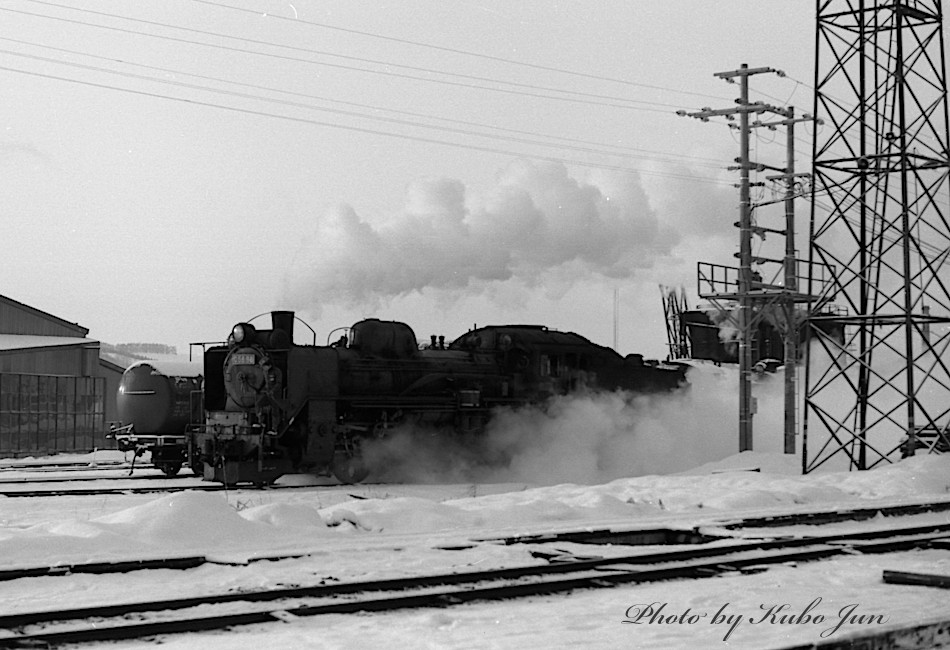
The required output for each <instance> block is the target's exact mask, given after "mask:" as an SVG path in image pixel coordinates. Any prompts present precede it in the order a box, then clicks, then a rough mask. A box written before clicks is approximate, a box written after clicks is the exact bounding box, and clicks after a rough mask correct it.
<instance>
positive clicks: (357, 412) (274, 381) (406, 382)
mask: <svg viewBox="0 0 950 650" xmlns="http://www.w3.org/2000/svg"><path fill="white" fill-rule="evenodd" d="M271 320H272V323H271V328H270V329H258V328H256V327H255V326H254V325H252V324H250V323H238V324H237V325H235V326H234V327H233V328H232V330H231V333H230V335H229V337H228V342H227V344H225V345H220V346H214V347H211V348H208V349H207V350H206V351H205V355H204V411H205V420H204V423H203V424H202V425H201V426H199V427H195V428H194V431H193V433H192V434H191V439H190V443H191V453H192V455H193V456H192V463H193V464H194V466H196V467H201V468H203V473H204V476H205V478H208V479H212V480H216V481H220V482H223V483H226V484H232V483H238V482H252V483H257V484H266V483H269V482H272V481H274V480H276V479H277V478H278V477H279V476H281V475H282V474H286V473H295V472H312V473H328V472H329V473H332V474H334V475H335V476H336V477H337V478H338V479H339V480H341V481H343V482H346V483H353V482H358V481H360V480H362V479H363V478H365V476H366V475H367V472H368V469H367V467H366V466H365V464H364V463H363V460H362V454H361V447H362V445H363V444H364V443H365V442H367V441H368V440H372V439H374V438H378V437H381V436H385V435H386V434H387V432H388V431H389V430H390V429H392V428H393V427H395V426H398V425H400V424H403V423H413V424H416V425H420V426H428V427H432V429H433V430H436V431H439V432H443V433H444V435H477V434H478V432H479V431H481V430H482V429H483V427H484V425H485V423H486V422H487V420H488V418H489V417H490V415H491V413H492V411H493V410H494V409H496V408H499V407H503V406H511V405H519V404H527V403H536V402H541V401H543V400H544V399H546V398H548V397H550V396H552V395H556V394H564V393H568V392H571V391H573V390H578V389H580V388H582V387H586V388H588V389H599V390H608V391H609V390H617V389H623V390H629V391H633V392H641V393H642V392H652V391H658V390H672V389H674V388H676V387H677V386H679V385H681V384H682V383H684V381H685V368H684V367H682V366H679V365H676V364H658V363H656V362H644V361H643V359H642V357H639V356H637V355H630V356H628V357H627V358H624V357H622V356H621V355H619V354H618V353H617V352H615V351H613V350H611V349H609V348H606V347H603V346H599V345H596V344H594V343H592V342H590V341H588V340H587V339H585V338H584V337H582V336H580V335H578V334H574V333H571V332H557V331H552V330H549V329H548V328H546V327H543V326H534V325H505V326H492V327H482V328H478V329H475V330H472V331H470V332H468V333H466V334H464V335H462V336H461V337H459V338H458V339H456V340H455V341H452V342H451V343H449V344H446V343H445V341H444V339H436V337H434V336H433V337H431V342H430V343H429V344H428V345H424V346H420V345H419V343H418V342H417V340H416V335H415V333H414V332H413V330H412V329H411V328H410V327H409V326H408V325H406V324H405V323H400V322H396V321H382V320H378V319H367V320H362V321H360V322H358V323H356V324H355V325H353V326H352V327H351V328H349V329H348V330H346V333H345V334H344V335H343V336H341V337H340V339H339V340H337V341H335V342H333V343H331V344H328V345H325V346H318V345H296V344H294V342H293V341H294V338H293V337H294V321H295V315H294V313H293V312H287V311H277V312H272V313H271Z"/></svg>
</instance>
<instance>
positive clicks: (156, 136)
mask: <svg viewBox="0 0 950 650" xmlns="http://www.w3.org/2000/svg"><path fill="white" fill-rule="evenodd" d="M0 13H2V14H3V20H2V21H0V60H2V63H0V84H2V87H3V89H4V95H5V101H4V102H2V105H0V127H2V128H0V173H2V174H3V182H2V183H0V202H2V205H3V209H4V220H3V221H4V226H5V230H6V234H5V236H4V237H3V238H2V240H0V274H2V278H3V279H2V282H0V293H2V294H3V295H6V296H8V297H10V298H13V299H15V300H18V301H20V302H23V303H26V304H28V305H30V306H33V307H36V308H38V309H41V310H43V311H47V312H49V313H52V314H55V315H56V316H59V317H61V318H64V319H66V320H69V321H74V322H78V323H79V324H81V325H83V326H84V327H87V328H88V329H89V330H90V334H89V336H90V337H92V338H95V339H97V340H101V341H103V342H106V343H113V344H115V343H128V342H156V343H166V344H171V345H176V346H178V348H179V351H180V352H182V353H184V352H186V351H187V346H188V343H190V342H196V341H220V340H223V339H224V338H225V337H226V335H227V333H228V332H229V331H230V328H231V326H232V325H233V324H234V323H236V322H239V321H246V320H249V319H250V318H252V317H254V316H257V315H258V314H262V313H266V312H269V311H271V310H273V309H290V310H294V311H296V312H297V313H298V315H299V316H300V317H301V318H303V319H304V320H305V321H306V322H307V323H309V324H310V326H311V327H313V329H314V330H315V332H316V334H315V335H314V338H315V339H316V342H317V343H321V344H322V343H325V342H326V340H327V338H326V337H327V336H328V334H329V333H330V332H331V330H333V329H335V328H337V327H341V326H348V325H350V324H352V323H353V322H355V321H357V320H359V319H361V318H364V317H379V318H383V319H395V320H403V321H406V322H408V323H409V324H410V325H411V326H412V327H413V329H414V330H415V332H416V334H417V336H418V337H419V338H420V339H423V340H427V339H428V337H429V335H430V334H443V335H445V336H447V337H448V338H449V339H452V338H455V336H458V335H460V334H462V333H464V332H465V331H466V330H467V329H469V328H471V327H473V326H475V325H487V324H501V323H514V322H521V323H534V324H543V325H547V326H549V327H552V328H556V329H559V330H570V331H576V332H578V333H580V334H582V335H584V336H586V337H588V338H590V339H591V340H593V341H595V342H597V343H601V344H604V345H611V346H613V345H614V344H616V347H617V348H618V349H619V351H621V352H622V353H625V354H626V353H630V352H640V353H643V354H646V355H647V356H648V357H660V358H662V357H663V356H665V355H666V353H667V348H666V329H665V323H664V316H663V311H662V304H661V299H660V298H661V293H660V289H659V287H660V286H661V285H664V286H670V287H680V286H684V287H686V289H687V291H688V295H689V300H690V302H691V303H693V302H698V297H697V295H696V264H697V262H701V261H702V262H712V263H717V264H724V265H735V263H736V261H735V259H734V258H733V254H734V253H735V252H737V250H738V231H737V229H736V228H735V227H733V223H734V222H735V221H736V220H737V214H738V190H737V189H736V188H735V187H734V186H733V184H734V183H736V182H738V178H737V176H738V174H737V172H734V171H728V170H727V169H726V168H727V167H728V166H729V165H731V164H734V163H733V159H734V158H735V157H736V156H737V155H738V136H737V135H736V134H735V132H734V131H732V130H730V129H728V128H727V126H726V122H725V121H724V120H722V119H714V120H711V121H709V122H708V123H704V122H701V121H699V120H696V119H690V118H688V117H681V116H677V115H676V111H677V110H681V109H682V110H688V111H695V110H698V109H700V108H703V107H713V108H724V107H730V106H733V105H734V103H733V102H734V100H735V98H736V97H737V96H738V88H737V86H735V85H730V84H727V83H725V82H724V81H723V80H721V79H718V78H716V77H714V73H716V72H722V71H729V70H734V69H736V68H738V67H739V66H740V65H741V64H743V63H747V64H749V65H750V67H761V66H765V67H774V68H776V69H780V70H782V71H783V72H784V73H785V76H783V77H780V76H778V75H775V74H761V75H756V76H754V77H753V79H752V83H751V86H752V92H751V97H752V99H753V100H756V99H761V100H762V101H766V102H769V103H772V104H774V105H776V106H789V105H794V106H796V107H797V108H798V110H799V112H802V111H808V110H811V102H812V90H811V81H812V79H813V76H814V61H813V56H814V55H813V52H814V30H815V26H814V5H813V4H812V3H806V2H801V1H794V2H793V1H777V0H776V1H773V2H770V3H768V7H767V8H765V7H764V6H763V5H762V3H759V2H752V1H751V0H750V1H732V2H721V3H715V4H710V3H703V4H700V3H696V2H692V1H685V0H673V1H670V2H664V3H648V2H621V1H606V2H601V3H596V5H592V4H591V3H588V2H579V1H567V2H565V1H561V0H558V1H553V0H552V1H542V0H539V1H537V2H531V3H518V4H515V5H512V3H508V2H497V1H490V0H486V1H481V0H478V1H471V2H461V1H449V2H445V1H436V0H432V1H426V0H413V1H412V2H400V3H389V4H381V3H372V2H361V3H356V2H347V3H343V2H336V3H331V2H310V1H307V0H297V1H296V2H293V3H288V2H282V1H276V0H273V1H272V0H255V1H249V2H238V0H220V1H218V0H213V1H212V0H207V1H205V0H191V1H184V0H174V1H163V2H153V1H146V2H136V3H123V2H117V1H110V0H103V1H101V2H97V3H95V4H93V5H90V4H89V3H79V2H75V1H72V2H70V1H69V0H63V2H40V1H36V0H8V1H4V2H2V3H0ZM760 131H761V132H760ZM810 134H811V130H810V127H805V128H801V129H800V131H799V137H798V141H797V145H798V147H797V149H798V151H797V157H798V161H797V163H796V166H797V167H798V168H805V167H806V164H805V160H806V159H807V155H808V153H809V151H810ZM752 146H753V152H752V153H753V157H756V158H757V159H758V160H760V161H762V162H766V163H767V164H772V165H775V166H782V165H783V164H784V155H785V139H784V134H782V133H779V132H771V131H765V130H757V131H756V133H755V137H754V141H753V144H752ZM754 180H755V179H754ZM758 180H764V179H758ZM771 196H772V193H771V190H770V189H769V188H762V189H761V190H757V195H756V197H755V198H756V199H757V200H769V198H770V197H771ZM779 210H780V206H779ZM798 212H799V220H800V223H802V224H804V223H806V221H805V219H806V216H807V206H806V205H805V203H803V202H801V203H800V204H799V206H798ZM761 218H762V219H763V220H764V221H763V225H769V224H767V223H765V221H767V219H768V218H769V216H768V213H767V212H766V211H765V210H763V212H762V217H761ZM775 219H776V221H775V223H774V224H773V225H775V226H779V225H780V221H779V219H780V212H776V213H775ZM804 229H805V228H804V227H801V228H800V229H799V230H800V231H801V230H804ZM770 246H771V247H778V248H776V249H774V250H781V246H782V242H781V241H780V238H777V237H772V238H770V239H768V240H767V241H764V242H758V241H757V242H756V250H757V251H760V252H762V253H763V254H765V255H766V256H768V247H770ZM799 249H800V250H803V249H804V244H803V243H802V240H801V239H800V240H799ZM615 295H616V296H617V297H618V298H619V300H618V305H619V307H618V308H617V309H616V310H615V307H614V304H615V303H614V297H615ZM615 321H616V322H617V324H618V326H617V329H616V331H615V327H614V323H615ZM264 322H265V325H266V320H265V321H264ZM301 329H302V328H301ZM307 336H310V335H309V332H307ZM297 338H298V342H309V340H308V339H307V338H306V337H304V338H303V339H302V340H301V336H300V335H298V337H297Z"/></svg>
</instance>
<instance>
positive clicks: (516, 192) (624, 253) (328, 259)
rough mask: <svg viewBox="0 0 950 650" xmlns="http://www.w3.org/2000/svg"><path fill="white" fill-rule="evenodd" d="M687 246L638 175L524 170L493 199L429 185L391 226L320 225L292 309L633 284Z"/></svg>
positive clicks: (336, 221) (337, 220)
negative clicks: (519, 287)
mask: <svg viewBox="0 0 950 650" xmlns="http://www.w3.org/2000/svg"><path fill="white" fill-rule="evenodd" d="M677 239H678V237H677V235H676V234H675V232H674V231H673V230H671V229H669V228H667V227H664V226H663V225H662V223H661V221H660V220H659V219H658V218H657V215H656V213H655V212H654V211H653V210H652V209H651V208H650V205H649V202H648V201H647V198H646V195H645V194H644V192H643V189H642V187H641V186H640V183H639V180H638V179H637V178H636V177H635V176H632V175H604V174H598V175H597V178H596V180H586V181H582V180H578V179H575V178H573V177H571V176H570V175H569V174H568V172H567V170H566V169H565V167H564V166H563V165H556V164H549V165H536V164H534V163H530V162H517V163H514V164H512V165H511V166H510V167H508V168H507V169H506V170H505V171H504V172H503V173H502V174H501V175H500V176H499V178H498V179H497V183H496V185H495V187H494V188H493V189H492V190H491V191H490V192H488V193H487V195H486V196H484V197H478V196H473V195H471V194H470V193H469V192H468V191H467V190H466V187H465V186H464V185H463V184H462V183H461V182H459V181H456V180H450V179H437V180H427V181H420V182H417V183H415V184H414V185H412V186H411V187H409V189H408V190H407V195H406V199H405V205H404V207H403V208H402V209H401V210H400V211H398V212H397V213H395V214H393V215H392V216H391V217H389V218H388V220H387V221H385V222H381V223H376V222H370V221H368V220H366V219H364V218H363V217H361V216H360V215H359V214H357V213H356V211H355V210H354V209H353V208H352V207H350V206H347V205H342V206H339V207H337V208H336V209H334V210H332V211H331V212H329V213H328V214H325V215H323V216H322V217H320V218H319V219H318V220H317V222H316V224H315V229H314V231H313V232H312V233H311V234H310V235H309V236H308V237H307V238H306V239H305V241H303V242H302V244H301V248H300V250H299V251H298V253H297V255H296V256H295V260H294V264H293V269H294V271H293V277H289V278H288V279H287V287H288V290H289V292H290V294H291V295H290V296H289V298H290V302H292V303H294V304H299V305H302V306H303V305H307V306H308V307H310V306H312V307H316V306H319V305H320V304H322V303H325V302H335V303H340V304H348V305H357V304H372V303H375V302H377V301H378V300H380V299H386V298H394V297H399V296H404V295H407V294H411V293H413V292H422V291H423V290H425V289H434V290H436V291H443V292H455V291H458V290H462V289H471V290H474V291H480V290H482V289H484V288H485V287H487V286H491V285H493V284H497V283H501V282H505V281H508V280H512V279H516V280H518V281H521V282H523V283H525V284H527V285H533V284H537V283H538V282H540V281H542V280H545V279H546V278H547V274H549V273H552V272H553V273H555V274H556V273H557V270H558V269H564V268H568V269H570V274H571V275H575V276H577V277H590V275H591V274H599V275H602V276H604V277H610V278H625V277H630V276H631V275H632V274H633V273H634V272H635V271H636V270H637V269H643V268H649V267H651V266H652V265H653V264H654V262H655V260H656V259H657V258H658V257H659V256H663V255H666V254H668V253H669V251H670V250H671V248H672V247H673V246H674V245H675V243H676V241H677Z"/></svg>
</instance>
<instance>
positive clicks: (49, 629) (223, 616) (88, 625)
mask: <svg viewBox="0 0 950 650" xmlns="http://www.w3.org/2000/svg"><path fill="white" fill-rule="evenodd" d="M618 534H629V531H626V532H623V533H618ZM947 538H950V523H939V524H929V525H918V526H904V527H900V528H892V529H889V530H885V531H880V530H878V531H864V532H859V533H850V534H840V533H839V534H827V535H817V536H813V537H808V538H794V539H773V540H735V541H732V542H728V543H722V542H720V543H718V544H717V545H715V546H708V545H697V547H694V548H686V549H677V550H672V551H667V552H659V553H649V554H639V555H628V556H622V557H611V558H593V559H590V558H589V559H573V560H571V561H563V558H562V559H561V561H556V562H551V563H548V564H541V565H524V566H516V567H509V568H503V569H494V570H489V571H478V572H466V573H451V574H441V575H429V576H415V577H407V578H395V579H388V580H375V581H363V582H349V583H335V584H319V585H313V586H305V587H294V588H285V589H268V590H257V591H245V592H240V593H235V592H231V593H224V594H213V595H207V596H199V597H190V598H179V599H169V600H160V601H148V602H137V603H121V604H113V605H105V606H95V607H85V608H73V609H67V610H52V611H37V612H26V613H20V614H13V615H7V616H0V648H20V647H37V646H43V645H44V644H45V645H47V646H55V645H59V644H64V643H94V642H102V641H109V640H121V639H133V638H145V637H152V636H156V635H166V634H176V633H183V632H198V631H210V630H220V629H224V628H229V627H233V626H238V625H252V624H261V623H268V622H275V621H288V620H294V619H296V618H301V617H309V616H317V615H321V614H341V613H355V612H378V611H393V610H398V609H405V608H417V607H446V606H452V605H456V604H460V603H465V602H472V601H492V600H500V599H511V598H522V597H528V596H537V595H548V594H556V593H567V592H571V591H574V590H578V589H600V588H608V587H614V586H617V585H623V584H633V583H645V582H653V581H658V580H670V579H699V578H705V577H710V576H716V575H722V574H724V573H729V572H737V571H739V572H744V573H753V572H759V571H764V570H767V568H768V567H769V566H771V565H775V564H782V563H788V562H809V561H816V560H821V559H825V558H831V557H835V556H840V555H843V554H852V553H884V552H891V551H898V550H905V549H910V548H920V547H926V546H929V545H931V544H933V543H935V542H936V543H941V540H946V539H947ZM802 647H812V646H802ZM845 647H846V646H845ZM875 647H876V646H875Z"/></svg>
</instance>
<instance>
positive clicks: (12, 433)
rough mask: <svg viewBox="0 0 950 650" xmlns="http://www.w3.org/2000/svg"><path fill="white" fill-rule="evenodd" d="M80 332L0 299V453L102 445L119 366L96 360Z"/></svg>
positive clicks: (93, 345) (95, 348)
mask: <svg viewBox="0 0 950 650" xmlns="http://www.w3.org/2000/svg"><path fill="white" fill-rule="evenodd" d="M88 334H89V330H88V329H86V328H85V327H82V326H80V325H78V324H76V323H71V322H68V321H66V320H63V319H61V318H58V317H57V316H53V315H52V314H48V313H46V312H43V311H40V310H39V309H35V308H33V307H30V306H28V305H24V304H23V303H20V302H17V301H16V300H13V299H11V298H8V297H6V296H0V457H3V458H17V457H23V456H31V455H33V456H35V455H47V454H51V453H57V452H82V453H85V452H88V451H91V450H93V449H94V448H96V447H97V446H101V445H103V443H104V442H105V438H104V436H105V432H106V430H107V426H106V423H107V422H108V421H110V420H113V419H115V417H116V416H115V395H116V391H117V389H118V386H119V380H120V379H121V376H122V370H123V368H121V367H120V366H118V365H116V364H114V363H112V362H110V361H108V360H105V359H100V357H99V350H100V344H99V341H96V340H94V339H90V338H88V337H87V335H88Z"/></svg>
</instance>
